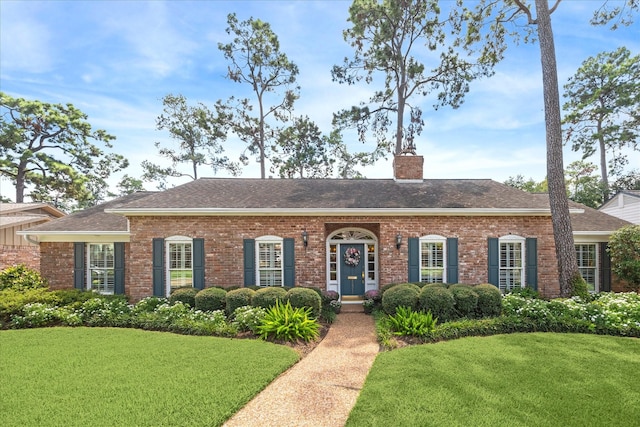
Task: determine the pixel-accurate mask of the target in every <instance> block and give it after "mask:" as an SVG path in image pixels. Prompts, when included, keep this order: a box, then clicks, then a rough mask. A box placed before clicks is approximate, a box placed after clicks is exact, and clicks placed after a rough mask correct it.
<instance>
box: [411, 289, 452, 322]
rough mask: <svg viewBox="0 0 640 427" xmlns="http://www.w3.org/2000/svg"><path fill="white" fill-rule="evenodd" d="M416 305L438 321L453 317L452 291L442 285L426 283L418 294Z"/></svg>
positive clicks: (446, 320) (448, 319) (445, 320)
mask: <svg viewBox="0 0 640 427" xmlns="http://www.w3.org/2000/svg"><path fill="white" fill-rule="evenodd" d="M418 299H419V304H418V307H419V308H420V309H421V310H423V311H425V312H429V311H430V312H431V314H432V315H433V317H435V318H437V319H438V322H439V323H443V322H448V321H450V320H452V319H453V318H454V317H455V303H456V301H455V299H454V298H453V293H452V292H451V291H450V290H449V289H447V288H446V287H444V286H431V285H427V286H424V287H423V288H422V290H421V291H420V295H419V298H418Z"/></svg>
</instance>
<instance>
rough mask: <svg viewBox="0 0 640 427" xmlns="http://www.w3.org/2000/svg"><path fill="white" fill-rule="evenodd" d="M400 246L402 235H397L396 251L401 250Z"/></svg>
mask: <svg viewBox="0 0 640 427" xmlns="http://www.w3.org/2000/svg"><path fill="white" fill-rule="evenodd" d="M400 245H402V234H400V233H398V234H396V249H398V250H400Z"/></svg>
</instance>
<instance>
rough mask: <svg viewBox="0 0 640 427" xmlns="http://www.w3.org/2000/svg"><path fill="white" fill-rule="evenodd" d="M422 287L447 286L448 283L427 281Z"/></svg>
mask: <svg viewBox="0 0 640 427" xmlns="http://www.w3.org/2000/svg"><path fill="white" fill-rule="evenodd" d="M422 287H423V288H446V287H447V284H446V283H425V285H424V286H422Z"/></svg>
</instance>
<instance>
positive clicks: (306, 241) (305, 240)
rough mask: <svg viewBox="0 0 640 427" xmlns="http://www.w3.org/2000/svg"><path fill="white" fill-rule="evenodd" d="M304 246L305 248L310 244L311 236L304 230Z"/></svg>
mask: <svg viewBox="0 0 640 427" xmlns="http://www.w3.org/2000/svg"><path fill="white" fill-rule="evenodd" d="M302 244H303V245H304V247H305V248H306V247H307V245H308V244H309V235H308V234H307V230H302Z"/></svg>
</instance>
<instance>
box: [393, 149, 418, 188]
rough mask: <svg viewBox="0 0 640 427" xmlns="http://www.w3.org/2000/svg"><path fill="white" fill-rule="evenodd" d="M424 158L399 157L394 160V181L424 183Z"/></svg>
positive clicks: (413, 156) (412, 156)
mask: <svg viewBox="0 0 640 427" xmlns="http://www.w3.org/2000/svg"><path fill="white" fill-rule="evenodd" d="M423 166H424V157H422V156H415V155H410V156H409V155H399V156H395V157H394V158H393V179H394V180H396V181H404V182H411V181H413V182H418V181H419V182H422V180H423V175H422V174H423Z"/></svg>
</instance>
